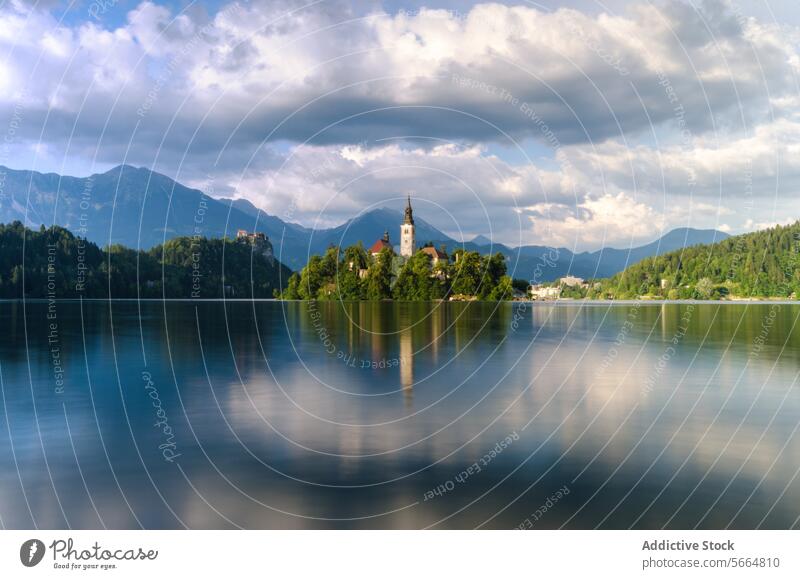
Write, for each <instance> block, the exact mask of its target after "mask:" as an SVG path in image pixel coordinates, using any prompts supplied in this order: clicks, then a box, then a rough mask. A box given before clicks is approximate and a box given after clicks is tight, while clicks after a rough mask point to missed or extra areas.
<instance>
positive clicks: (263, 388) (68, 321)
mask: <svg viewBox="0 0 800 579" xmlns="http://www.w3.org/2000/svg"><path fill="white" fill-rule="evenodd" d="M0 309H2V316H3V320H5V321H6V327H7V332H6V333H4V334H3V335H2V336H0V375H1V376H2V394H3V398H2V400H1V401H2V404H3V412H2V413H0V418H2V420H3V421H4V422H5V424H3V425H0V463H1V464H2V467H3V468H2V469H0V517H2V521H3V522H4V524H5V525H6V526H10V527H18V528H24V527H32V526H44V527H51V528H66V527H67V526H71V527H73V528H77V527H85V528H94V527H100V526H102V525H106V526H109V527H115V528H119V527H124V528H128V527H130V528H136V527H139V526H145V527H163V528H180V527H182V526H184V525H185V526H189V527H199V528H228V527H235V526H242V527H259V528H264V527H275V528H307V527H348V528H350V527H378V528H387V527H390V528H391V527H413V528H417V527H424V526H439V527H454V528H464V527H474V526H478V525H484V526H486V527H499V528H509V527H515V526H517V525H519V524H521V523H522V522H523V521H524V520H525V519H526V518H527V517H528V516H529V515H530V514H531V513H533V512H535V511H536V509H537V508H538V507H539V506H540V505H541V504H542V503H543V502H544V501H545V500H547V498H548V497H549V496H550V495H552V493H554V492H555V491H556V490H558V489H560V488H562V487H564V485H567V487H568V488H569V489H570V493H569V495H566V496H565V497H564V498H563V499H562V500H561V501H560V502H559V506H558V508H556V509H553V510H551V511H549V512H548V513H547V517H544V518H542V519H540V520H538V521H536V527H538V528H551V527H552V528H555V527H560V526H562V525H563V526H566V527H568V528H593V527H595V526H597V525H600V526H602V527H609V528H611V527H613V528H627V527H629V526H636V527H643V528H648V527H661V526H664V525H666V526H668V527H674V528H686V527H693V526H695V525H699V526H700V527H705V528H719V527H726V526H729V525H730V526H732V527H734V528H737V527H738V528H751V527H755V526H757V525H762V526H764V527H775V528H788V527H791V526H792V525H794V524H796V519H797V517H798V515H800V507H798V506H797V505H798V498H800V488H798V482H797V481H798V478H800V477H796V476H795V475H796V474H797V471H798V467H800V444H798V440H797V437H796V430H797V426H798V418H797V417H798V416H800V413H798V410H800V395H798V391H797V389H796V386H795V378H796V375H797V368H798V359H797V357H798V352H800V342H799V341H798V340H800V338H799V337H798V330H797V326H796V324H795V322H796V319H797V315H798V312H800V309H799V308H797V307H795V306H789V305H783V306H778V307H777V308H776V306H775V305H774V304H773V305H746V306H745V305H742V306H738V305H695V306H689V305H663V304H652V305H647V304H620V305H616V306H614V307H608V306H605V305H598V304H591V305H582V304H574V305H568V306H565V305H541V304H537V305H530V304H479V303H472V304H432V305H428V304H393V303H345V304H341V303H315V304H305V303H274V302H261V303H255V304H252V303H246V302H242V303H228V304H222V303H207V302H204V303H197V304H194V303H185V302H169V303H143V304H141V305H137V304H136V303H130V302H117V303H114V304H111V305H109V304H108V303H105V302H85V303H83V304H80V303H76V302H59V303H58V309H57V316H58V319H57V326H58V336H57V338H58V345H59V357H60V363H61V365H62V366H63V373H64V384H63V392H60V393H59V392H58V391H57V384H56V379H57V376H56V374H55V373H54V363H53V360H54V358H53V351H52V349H53V348H52V346H53V344H52V342H51V339H52V336H51V333H52V328H51V326H50V320H48V309H47V304H44V303H28V304H26V305H25V307H24V308H23V305H22V304H19V303H2V304H0ZM767 322H768V323H767ZM765 328H768V329H765ZM145 372H146V373H147V375H148V376H150V377H151V379H152V384H153V386H152V388H150V390H147V389H146V388H145V386H144V381H143V375H144V373H145ZM152 390H155V391H156V392H157V397H158V402H159V405H158V407H156V406H154V398H153V396H152ZM159 408H160V409H161V410H162V414H163V416H159V411H158V409H159ZM164 420H166V421H167V422H168V424H169V425H170V427H171V428H172V429H174V435H175V445H176V449H175V450H176V453H178V454H179V455H180V456H179V457H178V458H177V459H175V460H174V461H172V462H171V461H167V460H165V459H164V455H163V448H160V446H162V445H163V444H164V443H165V438H164V437H165V435H164V431H163V424H162V425H161V426H158V427H156V426H154V424H155V423H158V422H159V421H161V422H163V421H164ZM512 433H516V434H517V435H518V439H516V440H514V442H513V444H510V445H507V446H505V447H503V448H502V449H501V450H500V451H499V452H497V451H496V450H495V452H494V454H492V452H491V451H492V449H496V448H497V445H498V444H499V442H500V441H502V440H505V439H506V438H507V437H508V436H510V435H511V434H512ZM486 456H490V459H489V460H488V461H487V460H486V458H485V457H486ZM482 460H483V461H484V462H485V463H486V464H482V463H481V461H482ZM475 463H478V465H479V466H480V471H479V472H478V471H476V472H474V474H470V475H469V476H468V477H464V476H462V475H463V473H464V472H465V470H466V469H467V468H468V467H469V466H470V465H474V464H475ZM460 479H463V480H464V482H459V480H460ZM448 481H449V482H450V484H452V489H449V488H448V489H446V492H443V493H440V494H437V495H436V496H435V498H433V499H430V498H426V496H427V494H428V493H430V492H431V490H432V489H436V488H438V487H439V486H440V485H447V486H449V485H448V484H447V483H448Z"/></svg>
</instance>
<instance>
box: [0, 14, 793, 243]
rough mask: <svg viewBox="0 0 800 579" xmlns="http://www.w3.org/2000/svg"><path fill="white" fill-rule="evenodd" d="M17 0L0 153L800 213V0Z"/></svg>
mask: <svg viewBox="0 0 800 579" xmlns="http://www.w3.org/2000/svg"><path fill="white" fill-rule="evenodd" d="M0 2H2V3H0V131H1V132H3V133H4V141H3V143H2V144H0V165H7V166H10V167H12V168H18V169H20V168H25V169H35V170H39V171H53V172H57V173H61V174H68V175H79V176H83V175H88V174H91V173H95V172H102V171H105V170H107V169H109V168H111V167H112V166H115V165H118V164H120V163H123V162H124V163H128V164H132V165H137V166H146V167H149V168H153V169H155V170H157V171H160V172H162V173H165V174H167V175H169V176H170V177H173V178H175V179H177V180H179V181H181V182H183V183H186V184H189V185H195V186H203V185H204V184H206V185H207V184H208V183H209V182H213V188H214V191H215V194H219V195H223V194H224V195H226V196H235V197H244V198H247V199H249V200H250V201H252V202H253V203H254V204H255V205H257V206H258V207H260V208H261V209H263V210H264V211H266V212H268V213H270V214H273V215H277V216H279V217H282V218H284V219H288V220H291V221H296V222H299V223H302V224H305V225H311V224H314V223H319V224H323V225H336V224H339V223H341V222H343V221H345V220H346V219H348V218H350V217H352V216H354V215H356V214H358V213H359V212H362V211H365V210H369V209H370V208H373V207H377V206H382V205H395V206H398V203H399V199H401V198H404V197H405V195H407V194H411V195H412V196H413V197H414V198H415V199H416V200H417V201H416V206H417V214H418V215H420V216H421V217H423V218H425V219H426V220H428V221H430V222H432V223H433V224H435V225H437V226H439V227H440V228H442V229H443V230H445V231H447V232H448V233H451V234H453V235H458V236H460V235H463V236H464V237H466V238H467V239H469V238H470V237H471V236H473V235H476V234H483V235H487V236H488V235H491V236H492V237H493V238H494V239H495V240H497V241H503V242H506V243H510V244H513V245H517V244H522V243H526V244H527V243H547V244H557V245H563V246H567V247H571V248H578V249H593V248H597V247H600V246H603V245H606V246H615V247H626V246H629V245H631V244H633V245H636V244H639V243H640V242H643V241H650V240H652V239H654V238H656V237H658V236H659V235H660V234H661V233H662V232H665V231H667V230H669V229H672V228H674V227H681V226H691V227H698V228H717V229H720V230H723V231H727V232H731V233H739V232H743V231H749V230H753V229H757V228H763V227H767V226H769V225H770V224H774V223H783V222H786V221H790V220H791V221H793V220H794V219H796V218H798V217H800V200H798V186H799V185H800V83H799V82H798V81H799V77H798V72H800V46H799V45H798V43H799V42H800V7H798V6H797V4H796V2H795V1H794V0H791V1H790V0H786V1H781V0H748V1H745V0H740V1H738V2H736V1H733V2H729V1H725V0H706V1H699V0H691V1H690V0H665V1H655V2H647V1H644V2H626V1H622V0H614V1H611V0H606V1H605V2H600V1H599V0H598V1H588V0H565V1H562V2H554V1H542V2H523V1H519V2H513V3H477V2H475V3H472V2H463V1H458V2H456V1H439V2H436V1H433V0H432V1H431V2H417V1H410V2H402V1H400V0H392V1H387V2H377V1H376V2H367V1H358V2H355V1H351V2H344V1H340V0H301V1H294V0H266V1H260V0H259V1H239V2H232V3H227V2H224V1H223V2H219V1H215V2H202V3H201V2H180V1H178V2H168V3H156V2H150V1H145V2H141V3H137V2H135V1H132V0H120V1H119V2H116V3H115V2H114V0H96V1H94V2H90V1H87V0H81V1H75V2H71V3H67V2H58V1H57V0H47V1H38V2H37V1H36V0H5V1H3V0H0Z"/></svg>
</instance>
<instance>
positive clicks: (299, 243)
mask: <svg viewBox="0 0 800 579" xmlns="http://www.w3.org/2000/svg"><path fill="white" fill-rule="evenodd" d="M0 172H1V173H3V174H4V187H3V194H4V198H3V199H2V202H1V204H0V222H5V223H9V222H12V221H21V222H22V223H24V224H25V225H27V226H29V227H38V226H39V225H42V224H44V225H46V226H49V225H53V224H55V225H60V226H62V227H65V228H67V229H69V230H71V231H73V232H74V233H76V234H78V235H80V236H82V237H86V238H87V239H89V240H90V241H93V242H95V243H97V244H99V245H101V246H106V245H110V244H122V245H125V246H127V247H131V248H141V249H149V248H151V247H153V246H155V245H158V244H161V243H163V242H164V241H165V240H168V239H172V238H174V237H180V236H195V235H198V236H202V237H208V238H213V237H234V236H235V235H236V231H237V230H238V229H245V230H247V231H259V232H263V233H265V234H266V235H267V236H268V237H269V238H270V240H271V241H272V244H273V246H274V249H275V255H276V256H277V257H278V258H279V259H280V260H281V261H282V262H283V263H284V264H286V265H287V266H289V267H290V268H291V269H293V270H297V269H300V268H302V267H303V266H304V265H305V264H306V262H307V261H308V256H309V255H310V254H314V253H321V252H323V251H324V250H325V248H327V247H328V246H329V245H331V244H334V245H341V246H343V247H344V246H347V245H352V244H354V243H356V242H358V241H362V242H363V243H364V245H365V246H367V247H369V246H370V245H372V243H373V242H374V241H375V240H376V239H378V238H379V237H381V236H382V235H383V232H384V231H385V230H388V231H389V232H390V235H391V236H392V237H393V238H395V239H396V238H397V230H398V227H399V224H400V223H401V221H402V219H403V216H402V214H401V213H400V212H398V211H395V210H393V209H389V208H378V209H375V210H373V211H369V212H367V213H364V214H362V215H360V216H358V217H356V218H353V219H351V220H349V221H347V222H346V223H344V224H342V225H339V226H337V227H333V228H329V229H310V228H307V227H303V226H302V225H298V224H296V223H290V222H286V221H284V220H282V219H280V218H278V217H276V216H273V215H269V214H267V213H264V212H263V211H260V210H259V209H258V208H257V207H255V206H254V205H253V204H252V203H250V202H249V201H247V200H244V199H224V198H222V199H215V198H212V197H210V196H208V195H207V194H205V193H203V192H202V191H199V190H197V189H192V188H189V187H186V186H184V185H182V184H180V183H178V182H177V181H174V180H173V179H171V178H169V177H167V176H165V175H162V174H160V173H156V172H154V171H150V170H148V169H146V168H137V167H132V166H130V165H120V166H118V167H115V168H113V169H111V170H109V171H107V172H105V173H100V174H95V175H91V176H89V177H69V176H62V175H57V174H55V173H39V172H36V171H27V170H21V171H20V170H14V169H9V168H6V167H0ZM415 225H416V238H417V242H418V244H421V243H425V242H432V243H433V244H434V245H435V246H437V247H438V246H440V245H446V246H447V248H448V249H451V250H452V249H455V248H456V247H464V248H465V249H468V250H475V251H479V252H481V253H487V252H489V251H492V252H501V253H503V254H504V255H506V256H507V257H508V258H509V263H508V269H509V272H510V273H513V276H514V277H517V278H521V279H532V278H534V277H535V279H537V280H538V281H552V280H554V279H556V278H558V277H561V276H564V275H567V274H571V275H575V276H578V277H583V278H597V277H608V276H611V275H613V274H615V273H617V272H619V271H622V270H623V269H625V268H626V267H627V266H629V265H631V264H633V263H636V262H638V261H640V260H642V259H644V258H646V257H651V256H654V255H660V254H663V253H666V252H669V251H673V250H676V249H680V248H682V247H688V246H692V245H697V244H708V243H714V242H716V241H721V240H723V239H726V238H727V237H729V236H728V235H727V234H726V233H723V232H721V231H715V230H705V229H703V230H701V229H692V228H681V229H675V230H673V231H670V232H669V233H667V234H666V235H664V236H663V237H661V238H660V239H657V240H655V241H653V242H652V243H649V244H647V245H643V246H639V247H633V248H626V249H614V248H603V249H601V250H598V251H593V252H580V253H574V252H572V251H570V250H569V249H566V248H551V247H547V246H537V245H527V246H522V247H519V248H512V247H508V246H506V245H503V244H497V243H495V244H492V242H491V240H489V239H488V238H486V237H484V236H482V235H479V236H477V237H475V238H474V239H472V240H471V241H468V242H464V243H462V242H459V241H457V240H455V239H452V238H451V237H449V236H448V235H446V234H445V233H443V232H442V231H440V230H439V229H437V228H436V227H434V226H433V225H431V224H429V223H427V222H426V221H425V220H424V219H421V218H419V217H415ZM536 271H538V273H537V274H535V273H534V272H536Z"/></svg>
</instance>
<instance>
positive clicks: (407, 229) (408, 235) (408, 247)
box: [400, 195, 416, 258]
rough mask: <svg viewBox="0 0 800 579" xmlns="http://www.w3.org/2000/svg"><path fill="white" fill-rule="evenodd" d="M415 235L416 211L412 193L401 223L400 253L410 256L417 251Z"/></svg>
mask: <svg viewBox="0 0 800 579" xmlns="http://www.w3.org/2000/svg"><path fill="white" fill-rule="evenodd" d="M415 237H416V236H415V235H414V213H413V211H412V209H411V195H409V196H408V205H406V214H405V218H404V219H403V223H402V224H401V225H400V255H402V256H403V257H405V258H409V257H411V256H412V255H414V251H416V239H415Z"/></svg>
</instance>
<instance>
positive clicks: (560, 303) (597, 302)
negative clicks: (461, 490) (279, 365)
mask: <svg viewBox="0 0 800 579" xmlns="http://www.w3.org/2000/svg"><path fill="white" fill-rule="evenodd" d="M53 301H55V302H62V303H69V302H75V303H80V302H187V303H197V302H208V303H212V302H223V303H227V302H236V303H248V302H249V303H256V302H285V303H308V302H312V301H315V302H317V303H348V304H374V303H386V304H392V303H394V304H474V303H482V304H501V303H505V304H525V305H526V306H527V305H537V306H569V305H609V306H611V305H632V304H639V305H645V306H658V305H682V304H695V305H696V304H701V305H702V304H708V305H712V304H717V305H749V304H778V305H796V306H800V300H787V299H784V298H753V299H738V300H652V299H638V300H636V299H629V300H587V299H561V300H503V301H488V300H470V301H466V300H465V301H460V300H459V301H444V300H427V301H403V300H285V299H278V298H224V299H223V298H55V299H50V298H0V303H50V302H53Z"/></svg>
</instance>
